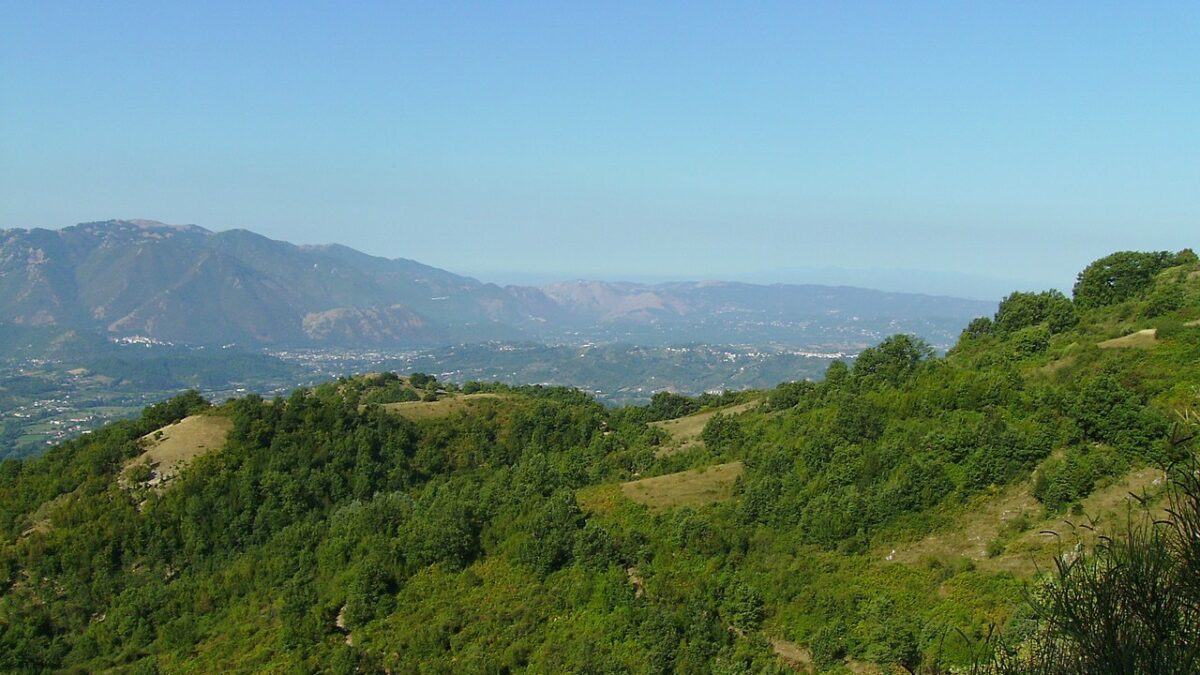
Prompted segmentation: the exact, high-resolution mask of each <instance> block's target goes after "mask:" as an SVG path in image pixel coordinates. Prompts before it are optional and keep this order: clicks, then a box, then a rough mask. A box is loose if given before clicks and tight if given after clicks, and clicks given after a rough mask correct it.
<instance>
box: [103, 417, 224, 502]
mask: <svg viewBox="0 0 1200 675" xmlns="http://www.w3.org/2000/svg"><path fill="white" fill-rule="evenodd" d="M232 428H233V420H231V419H229V418H228V417H222V416H219V415H192V416H191V417H185V418H183V419H182V420H179V421H178V422H176V423H175V424H168V425H167V426H165V427H163V428H162V429H159V430H158V431H155V432H152V433H149V434H146V435H145V436H143V437H142V439H141V441H140V442H141V443H142V446H143V447H144V448H145V451H144V452H142V454H141V455H138V456H137V457H134V458H133V459H131V460H129V461H128V462H126V464H125V470H124V471H123V472H122V480H123V482H125V483H128V481H129V475H130V473H131V471H132V470H133V469H134V467H135V466H138V465H146V466H149V467H150V477H149V478H148V479H147V480H145V481H144V482H143V484H144V485H146V486H148V487H151V488H161V487H163V486H164V485H165V484H166V483H167V482H169V481H170V480H171V479H173V478H175V477H176V476H178V475H179V472H180V471H182V470H183V468H184V467H186V466H187V465H188V464H189V463H191V461H192V460H194V459H196V458H197V457H199V456H200V455H203V454H205V453H207V452H210V451H212V450H217V449H219V448H220V447H221V446H223V445H225V437H226V436H228V435H229V430H230V429H232ZM125 487H130V485H128V484H126V485H125Z"/></svg>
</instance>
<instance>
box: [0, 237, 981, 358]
mask: <svg viewBox="0 0 1200 675" xmlns="http://www.w3.org/2000/svg"><path fill="white" fill-rule="evenodd" d="M991 309H992V307H991V305H990V304H989V303H986V302H979V301H974V300H961V299H954V298H942V297H933V296H924V295H916V294H897V293H884V292H880V291H873V290H866V289H858V288H848V287H825V286H801V285H782V284H777V285H771V286H761V285H753V284H741V283H723V282H687V283H670V284H657V285H642V284H627V283H607V282H595V281H570V282H563V283H557V284H551V285H548V286H545V287H543V288H535V287H526V286H508V287H500V286H497V285H495V284H488V283H483V282H480V281H478V280H476V279H472V278H469V277H465V276H460V275H457V274H453V273H451V272H447V271H445V270H440V269H437V268H434V267H430V266H428V265H423V264H421V263H418V262H415V261H412V260H406V259H386V258H380V257H375V256H370V255H367V254H365V253H361V252H359V251H355V250H353V249H350V248H347V247H345V246H340V245H327V246H297V245H294V244H290V243H287V242H283V241H275V240H272V239H269V238H267V237H263V236H261V235H258V234H255V233H253V232H249V231H246V230H229V231H224V232H212V231H209V230H206V229H204V228H202V227H197V226H195V225H164V224H162V223H157V222H153V221H145V220H110V221H105V222H94V223H84V224H80V225H75V226H73V227H67V228H64V229H62V230H44V229H34V230H21V229H13V230H3V231H0V322H5V323H10V324H15V325H23V326H47V325H52V326H62V327H64V328H72V329H88V330H95V331H101V332H103V333H107V334H110V335H113V336H131V335H141V336H146V337H151V338H155V339H158V340H166V341H175V342H184V343H191V344H225V343H239V344H244V345H293V346H294V345H330V346H390V347H398V346H399V347H407V346H414V347H415V346H429V345H435V344H451V343H456V342H473V341H480V340H496V339H514V338H533V339H540V338H555V339H560V340H561V339H565V338H566V337H573V338H575V339H578V340H589V339H601V340H602V339H607V338H611V337H613V336H617V337H623V338H626V339H630V338H632V339H635V340H637V341H642V342H658V343H665V342H686V341H692V340H705V341H709V342H739V343H756V342H757V343H767V342H779V341H785V342H786V341H798V342H801V343H805V344H807V343H810V342H812V341H813V340H814V339H815V337H816V336H818V335H820V334H827V333H829V332H830V331H831V330H832V331H833V332H836V331H838V330H842V329H844V328H847V327H850V328H853V327H854V326H855V325H859V326H867V325H869V326H870V327H871V329H870V330H872V331H874V332H870V333H868V335H867V336H866V338H865V339H862V340H860V341H862V342H863V343H864V345H865V344H870V343H871V342H873V341H874V339H875V338H876V337H877V336H878V334H879V333H884V334H886V333H888V332H894V331H895V330H897V329H903V330H910V331H912V332H917V333H921V334H924V335H925V336H926V337H930V338H931V339H934V340H935V341H938V340H940V339H942V338H945V337H946V336H945V335H940V334H937V331H939V330H941V331H947V330H948V331H950V334H953V332H954V331H956V329H957V327H958V326H960V325H961V324H962V323H963V322H964V321H965V320H967V319H969V318H971V317H973V316H977V315H979V314H985V313H988V312H989V311H991ZM901 324H902V325H901ZM814 327H815V328H816V330H815V332H814ZM947 327H948V328H947ZM825 337H828V335H825Z"/></svg>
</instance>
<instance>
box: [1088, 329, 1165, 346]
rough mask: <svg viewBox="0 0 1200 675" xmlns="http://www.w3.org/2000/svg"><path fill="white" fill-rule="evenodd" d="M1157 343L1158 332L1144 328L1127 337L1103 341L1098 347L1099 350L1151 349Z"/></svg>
mask: <svg viewBox="0 0 1200 675" xmlns="http://www.w3.org/2000/svg"><path fill="white" fill-rule="evenodd" d="M1157 342H1158V330H1157V329H1154V328H1146V329H1144V330H1139V331H1136V332H1133V333H1130V334H1129V335H1123V336H1121V337H1119V338H1113V339H1111V340H1105V341H1104V342H1101V343H1100V344H1099V345H1097V346H1098V347H1100V348H1101V349H1128V348H1131V347H1134V348H1141V349H1144V348H1146V347H1153V346H1154V345H1155V343H1157Z"/></svg>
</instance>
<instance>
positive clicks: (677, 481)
mask: <svg viewBox="0 0 1200 675" xmlns="http://www.w3.org/2000/svg"><path fill="white" fill-rule="evenodd" d="M744 469H745V466H743V464H742V463H741V462H729V463H728V464H716V465H714V466H706V467H704V468H701V469H692V470H690V471H680V472H679V473H669V474H667V475H665V476H655V477H654V478H643V479H641V480H635V481H630V482H628V483H622V484H621V493H622V494H624V495H625V496H626V497H627V498H629V499H631V500H633V501H635V502H637V503H639V504H644V505H646V506H649V507H650V508H652V509H669V508H671V507H674V506H704V505H705V504H712V503H713V502H719V501H724V500H726V499H729V498H731V497H732V496H733V485H734V483H735V482H736V481H737V479H738V476H741V475H742V471H743V470H744Z"/></svg>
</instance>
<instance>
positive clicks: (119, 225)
mask: <svg viewBox="0 0 1200 675" xmlns="http://www.w3.org/2000/svg"><path fill="white" fill-rule="evenodd" d="M66 229H67V230H74V231H82V232H91V233H93V234H103V233H112V232H121V231H127V232H133V231H138V232H162V233H171V232H187V233H190V234H212V232H211V231H210V230H207V229H205V228H203V227H200V226H199V225H168V224H167V223H162V222H159V221H157V220H149V219H146V218H130V219H128V220H125V219H119V218H113V219H110V220H98V221H94V222H90V223H80V224H78V225H75V226H74V227H69V228H66Z"/></svg>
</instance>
